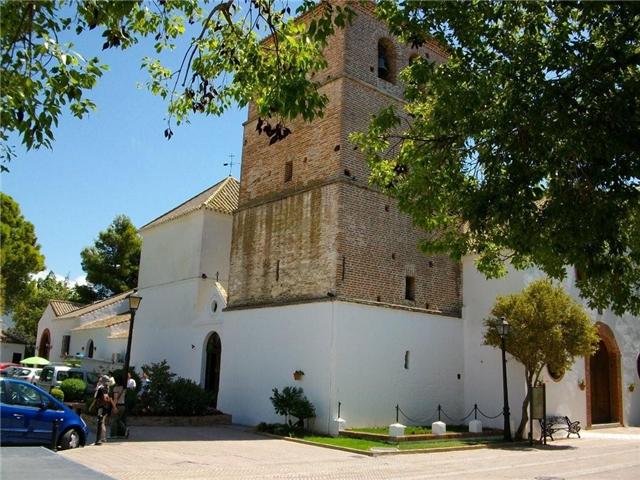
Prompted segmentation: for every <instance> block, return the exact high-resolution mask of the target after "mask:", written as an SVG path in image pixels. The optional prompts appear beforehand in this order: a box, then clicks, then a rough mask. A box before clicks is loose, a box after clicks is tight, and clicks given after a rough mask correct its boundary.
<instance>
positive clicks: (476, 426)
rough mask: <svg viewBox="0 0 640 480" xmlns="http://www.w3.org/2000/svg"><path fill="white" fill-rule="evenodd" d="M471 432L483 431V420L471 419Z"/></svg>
mask: <svg viewBox="0 0 640 480" xmlns="http://www.w3.org/2000/svg"><path fill="white" fill-rule="evenodd" d="M469 432H471V433H482V422H481V421H480V420H471V421H470V422H469Z"/></svg>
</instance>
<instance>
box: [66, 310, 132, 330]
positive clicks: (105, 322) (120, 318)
mask: <svg viewBox="0 0 640 480" xmlns="http://www.w3.org/2000/svg"><path fill="white" fill-rule="evenodd" d="M129 320H131V314H130V313H129V312H126V313H120V314H119V315H113V316H111V317H106V318H100V319H98V320H94V321H93V322H87V323H84V324H82V325H80V326H79V327H76V328H72V329H71V331H72V332H75V331H77V330H90V329H92V328H107V327H113V326H114V325H118V324H120V323H125V322H129Z"/></svg>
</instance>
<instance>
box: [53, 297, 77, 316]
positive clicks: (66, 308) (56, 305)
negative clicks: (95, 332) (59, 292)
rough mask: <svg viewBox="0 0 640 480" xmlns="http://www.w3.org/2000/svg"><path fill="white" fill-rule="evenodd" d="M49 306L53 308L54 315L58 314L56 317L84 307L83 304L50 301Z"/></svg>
mask: <svg viewBox="0 0 640 480" xmlns="http://www.w3.org/2000/svg"><path fill="white" fill-rule="evenodd" d="M49 304H50V305H51V308H53V313H55V314H56V317H59V316H60V315H64V314H66V313H69V312H73V311H74V310H78V309H79V308H81V307H84V304H83V303H74V302H69V301H67V300H50V301H49Z"/></svg>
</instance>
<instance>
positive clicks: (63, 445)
mask: <svg viewBox="0 0 640 480" xmlns="http://www.w3.org/2000/svg"><path fill="white" fill-rule="evenodd" d="M79 446H80V432H78V430H76V429H75V428H72V429H70V430H67V431H66V432H64V434H63V435H62V437H61V438H60V449H61V450H68V449H69V448H78V447H79Z"/></svg>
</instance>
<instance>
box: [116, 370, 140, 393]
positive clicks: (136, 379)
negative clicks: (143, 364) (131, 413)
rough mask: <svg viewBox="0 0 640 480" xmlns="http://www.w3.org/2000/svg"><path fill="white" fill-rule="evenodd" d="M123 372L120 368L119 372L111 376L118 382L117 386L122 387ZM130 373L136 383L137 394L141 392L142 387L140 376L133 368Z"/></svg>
mask: <svg viewBox="0 0 640 480" xmlns="http://www.w3.org/2000/svg"><path fill="white" fill-rule="evenodd" d="M122 370H123V369H122V368H118V369H117V370H114V371H113V372H111V376H112V377H113V378H114V380H115V381H116V385H122ZM129 373H130V374H131V378H133V379H134V380H135V382H136V392H139V391H140V388H141V386H142V382H141V380H140V376H139V375H138V374H137V373H136V371H135V369H134V368H133V367H131V368H129Z"/></svg>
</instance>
